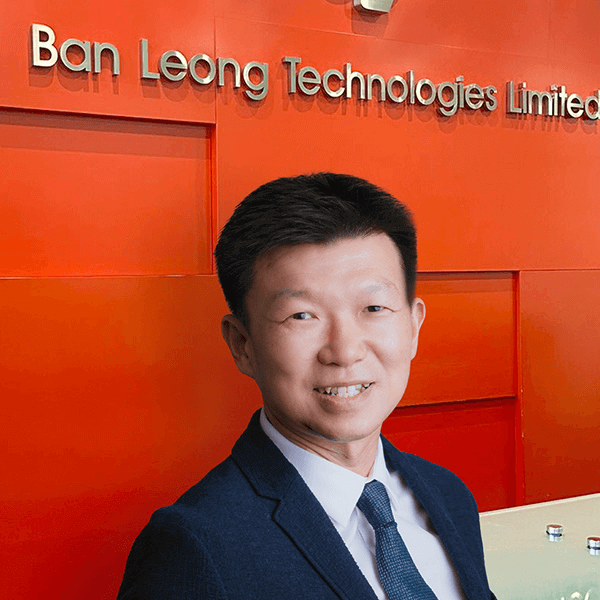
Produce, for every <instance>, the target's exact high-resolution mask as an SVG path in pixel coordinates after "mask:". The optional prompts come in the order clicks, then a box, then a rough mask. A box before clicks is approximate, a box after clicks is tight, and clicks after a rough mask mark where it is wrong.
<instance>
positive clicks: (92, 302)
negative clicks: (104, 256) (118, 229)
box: [0, 277, 260, 600]
mask: <svg viewBox="0 0 600 600" xmlns="http://www.w3.org/2000/svg"><path fill="white" fill-rule="evenodd" d="M226 311H227V308H226V306H225V302H224V300H223V299H222V294H221V291H220V288H219V286H218V282H217V280H216V277H175V278H173V277H131V278H129V277H120V278H98V277H95V278H70V279H60V278H56V279H4V280H0V381H2V399H3V402H2V403H1V404H0V418H1V420H2V423H3V431H4V433H3V435H2V437H1V439H0V454H1V455H2V456H3V457H4V460H3V463H2V481H3V482H5V483H6V482H10V485H4V486H2V494H1V498H0V506H1V510H2V524H1V525H0V530H1V532H0V537H2V539H3V540H4V541H3V544H2V546H3V548H2V553H3V556H2V560H1V561H0V562H1V565H2V566H1V567H0V571H1V572H2V574H1V578H2V581H3V594H4V595H5V596H6V597H7V598H40V597H44V598H49V599H50V598H57V599H58V598H60V599H62V600H64V599H65V598H82V597H86V598H87V597H94V598H112V597H114V596H115V595H116V590H117V586H118V583H119V581H120V578H121V576H122V570H123V568H124V564H125V558H126V556H127V553H128V551H129V547H130V545H131V543H132V542H133V539H134V538H135V536H136V535H137V533H138V532H139V530H140V529H141V527H142V526H143V525H144V524H145V523H146V521H147V520H148V518H149V516H150V514H151V512H152V511H153V510H155V509H156V508H158V507H159V506H162V505H164V504H168V503H171V502H173V501H174V500H175V499H176V498H177V497H178V496H179V495H180V494H181V493H183V491H185V489H186V488H187V487H189V486H190V485H192V484H193V483H195V482H196V481H198V480H199V479H200V478H201V477H202V476H203V475H204V474H205V473H206V472H207V471H208V470H209V469H210V468H212V467H213V466H215V465H216V464H217V463H218V462H220V461H221V460H222V459H224V458H225V457H226V456H227V455H228V454H229V451H230V450H231V447H232V445H233V443H234V442H235V440H236V439H237V437H238V436H239V434H240V433H241V432H242V430H243V429H244V428H245V426H246V423H247V421H248V419H249V417H250V415H251V413H252V412H253V410H255V409H256V408H257V407H258V406H259V405H260V400H259V394H258V391H257V389H256V388H255V386H254V384H253V382H252V381H251V380H250V379H248V378H246V377H244V376H242V375H240V374H239V373H238V372H237V370H236V368H235V366H234V364H233V361H232V360H231V358H230V356H229V350H228V349H227V347H226V345H225V343H224V342H223V341H222V339H221V336H220V333H219V321H220V317H221V315H223V314H224V313H225V312H226ZM91 587H93V591H92V590H91V589H90V588H91Z"/></svg>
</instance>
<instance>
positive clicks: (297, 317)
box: [291, 312, 312, 321]
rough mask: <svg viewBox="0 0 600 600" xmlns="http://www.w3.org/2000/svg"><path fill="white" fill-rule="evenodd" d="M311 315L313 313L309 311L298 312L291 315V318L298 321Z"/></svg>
mask: <svg viewBox="0 0 600 600" xmlns="http://www.w3.org/2000/svg"><path fill="white" fill-rule="evenodd" d="M311 317H312V315H311V314H310V313H307V312H297V313H294V314H293V315H292V316H291V318H292V319H294V320H296V321H305V320H306V319H310V318H311Z"/></svg>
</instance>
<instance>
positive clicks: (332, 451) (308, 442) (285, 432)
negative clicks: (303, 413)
mask: <svg viewBox="0 0 600 600" xmlns="http://www.w3.org/2000/svg"><path fill="white" fill-rule="evenodd" d="M263 410H264V409H263ZM265 416H266V417H267V419H268V420H269V422H270V423H271V425H273V427H274V428H275V429H276V430H277V431H278V432H279V433H280V434H281V435H282V436H283V437H285V438H286V439H288V440H289V441H290V442H292V443H293V444H296V446H299V447H300V448H302V449H303V450H307V451H308V452H312V453H313V454H316V455H317V456H320V457H321V458H324V459H325V460H328V461H330V462H332V463H334V464H336V465H339V466H340V467H344V468H345V469H348V470H350V471H353V472H354V473H357V474H358V475H362V476H363V477H368V476H369V475H370V473H371V471H372V469H373V465H374V464H375V458H376V457H377V449H378V446H379V433H380V429H378V430H377V431H374V432H372V433H371V434H369V435H367V436H365V437H361V438H360V439H355V440H351V441H344V440H342V441H338V440H330V439H327V438H326V437H323V436H321V435H319V434H316V433H314V432H308V433H304V434H302V435H301V434H299V433H297V432H296V431H293V430H291V429H288V428H287V427H285V425H283V424H282V423H281V422H280V421H278V420H277V418H275V417H274V415H271V414H268V413H267V412H265Z"/></svg>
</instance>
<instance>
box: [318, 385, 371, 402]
mask: <svg viewBox="0 0 600 600" xmlns="http://www.w3.org/2000/svg"><path fill="white" fill-rule="evenodd" d="M370 385H371V384H370V383H364V384H363V383H359V384H358V385H349V386H340V387H325V388H318V389H317V391H318V392H319V393H321V394H327V395H328V396H336V397H337V398H352V397H353V396H357V395H358V394H360V393H361V392H363V391H364V390H366V389H367V388H368V387H369V386H370Z"/></svg>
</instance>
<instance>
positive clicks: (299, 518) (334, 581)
mask: <svg viewBox="0 0 600 600" xmlns="http://www.w3.org/2000/svg"><path fill="white" fill-rule="evenodd" d="M231 455H232V457H233V459H234V460H235V462H236V463H237V464H238V466H239V467H240V468H241V469H242V471H243V472H244V473H245V475H246V476H247V477H248V479H249V481H250V483H251V484H252V486H253V488H254V490H255V491H256V493H257V494H258V495H260V496H263V497H267V498H272V499H275V500H278V501H279V506H278V508H277V509H276V511H275V514H274V516H273V519H274V521H275V522H276V523H277V524H278V525H279V527H281V528H282V529H283V530H284V531H285V532H286V534H287V535H288V536H289V537H290V538H291V539H292V541H293V542H294V544H295V545H296V546H297V547H298V548H299V550H300V551H301V552H302V554H303V555H304V557H305V558H306V560H307V561H308V562H309V563H310V564H311V565H312V567H313V568H314V569H315V570H316V571H317V572H318V573H319V574H320V575H321V577H322V578H323V579H324V580H325V581H326V582H327V584H328V585H329V586H330V587H331V588H332V589H333V591H334V592H335V593H336V594H337V595H338V596H339V597H340V598H344V599H347V600H355V599H356V598H361V599H362V598H364V599H365V600H377V597H376V596H375V593H374V592H373V590H372V588H371V586H370V585H369V583H368V582H367V580H366V579H365V577H364V576H363V574H362V572H361V571H360V569H359V568H358V565H357V564H356V562H355V561H354V559H353V558H352V555H351V554H350V552H349V550H348V548H347V547H346V545H345V544H344V542H343V540H342V538H341V537H340V535H339V534H338V532H337V530H336V529H335V527H334V526H333V524H332V523H331V521H330V519H329V517H328V516H327V514H326V513H325V511H324V510H323V507H322V506H321V504H320V503H319V502H318V501H317V499H316V498H315V497H314V495H313V494H312V492H311V491H310V490H309V489H308V487H307V485H306V484H305V483H304V480H303V479H302V477H300V475H299V473H298V471H296V469H295V468H294V467H293V466H292V465H291V464H290V463H289V462H288V461H287V459H286V458H285V457H284V456H283V454H281V452H280V451H279V450H278V448H277V447H276V446H275V445H274V444H273V442H271V440H270V439H269V438H268V437H267V436H266V435H265V433H264V432H263V430H262V428H261V427H260V423H259V420H258V413H255V414H254V416H253V417H252V420H251V421H250V424H249V425H248V428H247V429H246V431H245V432H244V434H243V435H242V436H241V437H240V439H239V440H238V441H237V443H236V445H235V446H234V448H233V450H232V453H231Z"/></svg>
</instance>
